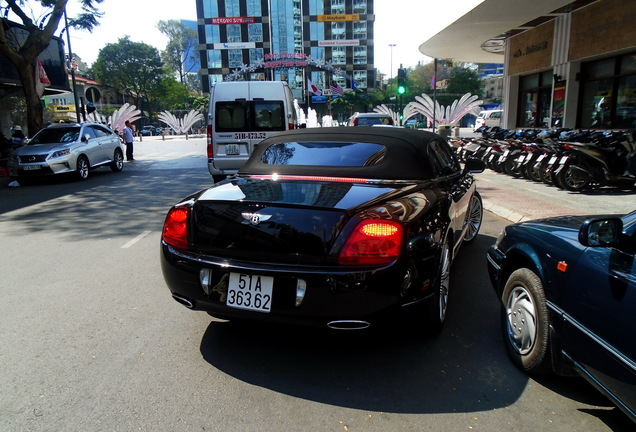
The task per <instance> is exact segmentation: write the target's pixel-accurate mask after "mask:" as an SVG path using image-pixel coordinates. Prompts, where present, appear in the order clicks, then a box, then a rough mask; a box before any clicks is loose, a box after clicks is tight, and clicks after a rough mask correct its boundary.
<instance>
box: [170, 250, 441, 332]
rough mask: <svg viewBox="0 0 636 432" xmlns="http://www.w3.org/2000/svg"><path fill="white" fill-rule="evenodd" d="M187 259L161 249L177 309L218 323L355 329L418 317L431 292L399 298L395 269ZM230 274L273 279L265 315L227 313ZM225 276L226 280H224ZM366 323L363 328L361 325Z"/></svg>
mask: <svg viewBox="0 0 636 432" xmlns="http://www.w3.org/2000/svg"><path fill="white" fill-rule="evenodd" d="M213 261H214V260H207V259H192V257H188V256H184V254H181V253H180V252H179V251H177V250H175V249H174V248H172V247H170V246H168V245H166V244H164V243H162V245H161V267H162V271H163V276H164V279H165V281H166V284H167V285H168V288H169V289H170V292H171V293H172V296H173V298H174V299H175V300H177V301H178V302H179V303H181V304H184V305H185V306H187V307H188V308H190V309H194V310H204V311H207V312H208V313H210V314H211V315H214V316H218V317H221V318H240V319H251V320H258V321H269V322H277V323H286V324H295V325H308V326H317V327H336V326H335V325H331V323H335V322H342V323H343V324H342V325H343V327H344V326H347V325H348V324H351V326H352V328H356V327H355V325H356V323H360V328H363V327H366V326H368V325H374V324H376V323H379V322H382V321H385V320H387V319H394V318H395V317H398V316H408V315H410V312H411V311H412V312H413V313H421V311H422V308H423V307H425V305H426V303H427V301H428V300H429V298H433V296H432V295H430V294H432V292H431V293H428V292H427V293H425V294H422V295H421V296H420V298H417V299H414V298H410V299H407V298H405V297H404V296H403V295H401V291H400V290H401V288H402V282H403V279H404V272H405V270H404V269H403V268H402V266H401V265H400V264H399V263H394V264H393V265H390V266H387V267H385V268H382V269H364V270H358V271H355V270H350V271H333V270H332V271H330V270H329V269H322V270H320V269H318V270H314V269H310V268H307V267H301V266H298V267H294V266H278V265H277V266H271V265H267V264H259V263H250V265H249V266H245V265H244V263H239V262H236V261H234V262H233V261H231V260H220V259H219V260H218V261H224V262H213ZM202 269H208V270H209V271H210V273H211V277H210V280H209V281H208V282H207V286H206V287H204V286H203V284H202V281H201V276H200V274H201V270H202ZM229 273H246V274H252V275H260V276H271V277H273V278H274V288H273V293H272V306H271V310H270V312H268V313H264V312H259V311H250V310H243V309H237V308H233V307H229V306H227V305H226V303H225V297H224V294H226V293H227V280H228V277H227V276H226V275H229ZM224 276H225V278H224ZM299 279H302V280H303V281H304V282H305V284H306V289H305V294H304V296H303V297H302V299H300V301H299V300H298V291H297V286H298V280H299ZM365 323H366V325H364V324H365Z"/></svg>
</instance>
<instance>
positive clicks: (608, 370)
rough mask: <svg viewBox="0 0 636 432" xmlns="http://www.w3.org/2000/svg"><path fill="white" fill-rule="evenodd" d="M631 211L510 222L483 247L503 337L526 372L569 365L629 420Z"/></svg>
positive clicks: (635, 366)
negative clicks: (499, 309) (622, 213)
mask: <svg viewBox="0 0 636 432" xmlns="http://www.w3.org/2000/svg"><path fill="white" fill-rule="evenodd" d="M635 252H636V212H633V213H631V214H629V215H625V216H598V217H583V216H564V217H558V218H551V219H542V220H536V221H529V222H523V223H518V224H513V225H510V226H508V227H506V229H505V230H504V232H503V233H502V234H501V236H499V238H498V239H497V242H496V243H495V245H494V246H492V247H491V248H490V249H489V251H488V255H487V258H488V270H489V274H490V278H491V281H492V284H493V286H494V288H495V292H496V293H497V296H498V297H499V299H500V301H501V322H502V330H503V336H504V343H505V345H506V347H507V350H508V352H509V354H510V356H511V358H512V360H513V361H514V362H515V363H516V364H517V365H518V366H519V367H520V368H521V369H522V370H524V371H525V372H527V373H529V374H541V373H546V372H556V373H558V374H563V375H567V374H570V373H572V372H576V373H578V374H580V375H581V376H583V377H584V378H586V379H587V380H588V381H589V382H590V383H591V384H592V385H593V386H594V387H596V388H597V389H598V390H600V391H601V392H602V393H604V394H605V395H606V396H607V397H609V398H610V399H611V400H612V401H613V402H614V403H615V404H616V406H618V407H619V408H620V409H621V410H622V411H624V412H625V413H626V414H627V415H628V416H629V417H630V418H631V419H632V420H633V421H636V344H635V343H634V338H635V335H636V319H634V311H635V310H636V274H635V270H636V262H635V260H634V253H635Z"/></svg>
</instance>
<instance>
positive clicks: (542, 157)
mask: <svg viewBox="0 0 636 432" xmlns="http://www.w3.org/2000/svg"><path fill="white" fill-rule="evenodd" d="M543 159H545V155H544V154H542V155H541V156H539V157H538V158H537V162H541V161H542V160H543Z"/></svg>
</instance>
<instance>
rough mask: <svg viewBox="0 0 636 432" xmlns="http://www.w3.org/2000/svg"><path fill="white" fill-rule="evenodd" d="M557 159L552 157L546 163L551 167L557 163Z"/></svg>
mask: <svg viewBox="0 0 636 432" xmlns="http://www.w3.org/2000/svg"><path fill="white" fill-rule="evenodd" d="M558 158H559V157H558V156H552V157H551V158H550V160H549V161H548V163H549V164H550V165H552V164H554V163H555V162H556V161H557V159H558Z"/></svg>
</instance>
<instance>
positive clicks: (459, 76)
mask: <svg viewBox="0 0 636 432" xmlns="http://www.w3.org/2000/svg"><path fill="white" fill-rule="evenodd" d="M446 91H447V92H448V93H453V94H465V93H471V94H474V95H477V96H479V97H480V98H481V95H482V85H481V79H480V78H479V75H478V74H477V72H476V71H475V70H474V69H471V68H465V67H464V68H453V70H452V71H451V74H450V77H449V78H448V86H447V87H446Z"/></svg>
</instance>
